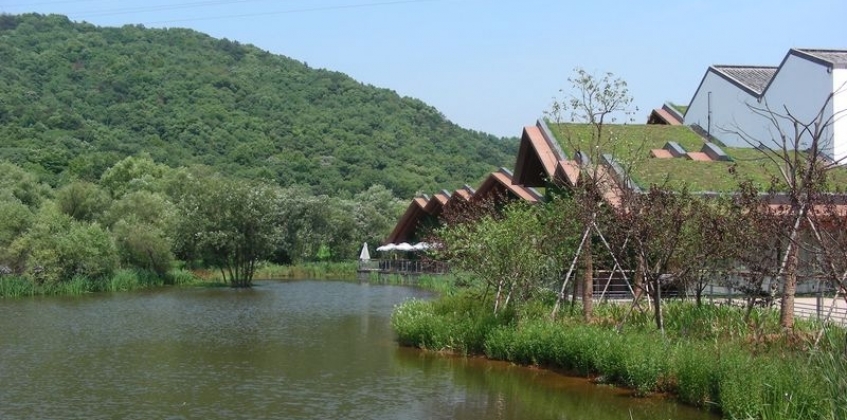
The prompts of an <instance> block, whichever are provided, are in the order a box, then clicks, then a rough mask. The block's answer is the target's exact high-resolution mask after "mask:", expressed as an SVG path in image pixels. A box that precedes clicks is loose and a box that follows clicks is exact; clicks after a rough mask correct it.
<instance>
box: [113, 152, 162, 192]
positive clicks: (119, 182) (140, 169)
mask: <svg viewBox="0 0 847 420" xmlns="http://www.w3.org/2000/svg"><path fill="white" fill-rule="evenodd" d="M165 172H167V167H166V166H164V165H161V164H157V163H155V162H153V159H152V158H150V156H146V155H142V156H131V157H128V158H125V159H123V160H122V161H120V162H118V163H116V164H115V165H114V166H112V167H111V168H109V169H107V170H106V172H104V173H103V176H102V177H101V179H100V185H101V186H103V188H105V189H106V190H108V191H109V193H110V194H111V195H112V197H114V198H120V197H122V196H123V195H124V194H126V193H129V192H132V191H157V190H159V189H160V188H161V186H160V181H161V179H162V178H163V177H164V174H165Z"/></svg>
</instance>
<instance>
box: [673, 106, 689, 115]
mask: <svg viewBox="0 0 847 420" xmlns="http://www.w3.org/2000/svg"><path fill="white" fill-rule="evenodd" d="M671 106H672V107H673V109H675V110H677V112H679V113H680V114H683V115H685V111H688V105H678V104H671Z"/></svg>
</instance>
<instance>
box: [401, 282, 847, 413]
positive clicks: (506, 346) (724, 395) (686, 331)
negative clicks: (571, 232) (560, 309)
mask: <svg viewBox="0 0 847 420" xmlns="http://www.w3.org/2000/svg"><path fill="white" fill-rule="evenodd" d="M545 308H546V307H545V306H543V305H537V307H535V308H530V309H527V310H519V311H512V312H509V313H505V314H499V315H494V314H493V313H491V306H490V302H486V301H484V300H483V299H481V298H480V297H479V295H477V294H473V293H468V292H465V293H462V294H459V295H455V296H450V297H447V298H441V299H438V300H436V301H410V302H407V303H405V304H403V305H401V306H399V307H398V308H397V309H396V311H395V313H394V315H393V317H392V325H393V326H394V328H395V331H396V332H397V335H398V340H399V342H400V343H401V344H402V345H408V346H417V347H421V348H425V349H429V350H435V351H452V352H458V353H461V354H478V355H485V356H487V357H489V358H491V359H497V360H505V361H510V362H513V363H516V364H522V365H537V366H542V367H548V368H554V369H557V370H563V371H567V372H570V373H571V374H575V375H580V376H585V377H588V378H591V379H592V380H594V381H596V382H602V383H610V384H615V385H619V386H624V387H628V388H631V389H632V390H633V393H634V394H635V395H647V394H651V393H668V394H671V395H674V396H675V397H676V398H677V399H678V400H679V401H681V402H684V403H687V404H691V405H695V406H699V407H702V408H704V409H706V410H711V411H715V412H718V413H721V414H722V415H723V416H724V417H726V418H734V419H821V418H823V419H843V418H847V417H845V416H847V359H845V357H847V354H845V353H844V340H845V333H844V330H842V329H840V328H835V327H832V328H829V329H827V334H826V335H825V337H824V340H823V345H822V346H820V347H819V348H817V349H812V342H813V336H814V333H815V332H816V331H817V328H818V327H819V326H818V325H816V324H814V323H811V322H799V323H798V326H797V330H795V332H794V334H789V335H788V336H786V334H782V333H781V331H780V330H779V325H778V317H777V314H776V313H775V312H774V311H773V310H769V309H758V310H756V311H754V313H753V314H752V315H751V317H750V320H749V322H746V323H745V322H744V317H743V312H742V311H741V310H740V309H738V308H734V307H730V306H702V307H697V306H696V305H694V304H692V303H687V302H672V303H669V304H668V305H667V307H666V309H667V311H666V313H665V315H666V320H667V330H666V332H665V334H664V335H663V334H661V333H659V332H658V331H656V330H655V327H654V326H653V324H652V319H651V318H650V316H649V315H648V314H646V313H641V312H640V311H636V312H633V313H632V314H630V315H629V317H628V321H627V323H626V324H625V325H624V327H623V328H621V325H620V321H621V320H622V319H623V317H624V316H625V314H626V313H627V312H628V309H629V307H628V306H621V305H611V304H603V305H599V306H598V307H597V308H596V313H595V314H596V319H595V322H593V323H591V324H586V323H584V322H583V321H582V320H581V319H580V315H579V314H577V313H574V314H573V315H564V316H562V317H560V318H559V319H555V320H551V319H550V318H549V315H548V314H549V312H548V311H546V310H545ZM786 337H787V338H786Z"/></svg>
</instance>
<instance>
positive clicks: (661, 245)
mask: <svg viewBox="0 0 847 420" xmlns="http://www.w3.org/2000/svg"><path fill="white" fill-rule="evenodd" d="M625 197H626V198H625V201H624V203H623V206H622V208H621V210H620V211H619V212H618V215H617V217H616V218H615V221H616V223H617V229H616V230H617V232H618V234H617V237H616V239H615V242H616V243H618V244H620V245H619V246H620V247H623V244H625V243H628V244H631V245H630V246H631V248H632V250H633V251H634V253H635V255H636V257H637V259H638V261H639V262H641V263H642V272H643V275H644V281H645V286H646V288H647V292H648V295H649V296H650V298H651V300H652V302H653V310H654V317H655V321H656V328H658V329H659V330H661V331H662V332H664V328H665V326H664V316H663V313H662V291H663V288H667V287H668V286H670V285H671V281H673V280H678V279H680V278H683V277H684V276H685V275H686V274H687V272H688V270H690V268H691V266H690V264H689V261H690V260H691V258H692V254H693V252H692V248H691V247H688V246H686V245H690V244H692V243H695V242H696V239H695V240H691V238H690V237H687V235H691V234H693V233H694V232H696V229H694V228H693V226H692V224H693V223H694V221H695V220H696V219H695V217H694V211H695V209H696V207H695V206H694V205H693V202H694V199H693V197H692V196H691V195H690V194H689V193H688V191H687V190H683V191H681V192H676V191H671V190H669V189H667V188H660V187H657V186H653V187H652V188H650V191H648V192H647V193H644V194H627V195H625Z"/></svg>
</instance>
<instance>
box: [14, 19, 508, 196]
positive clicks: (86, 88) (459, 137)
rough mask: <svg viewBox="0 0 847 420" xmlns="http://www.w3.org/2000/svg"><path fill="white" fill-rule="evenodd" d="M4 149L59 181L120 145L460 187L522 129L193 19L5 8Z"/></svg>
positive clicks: (265, 167)
mask: <svg viewBox="0 0 847 420" xmlns="http://www.w3.org/2000/svg"><path fill="white" fill-rule="evenodd" d="M0 63H2V65H0V86H1V88H0V159H3V160H9V161H11V162H13V163H16V164H18V165H20V166H22V167H24V168H27V169H29V170H31V171H37V172H39V173H40V174H41V175H42V177H43V178H45V179H47V180H48V181H50V182H51V183H53V184H57V183H61V182H62V180H64V179H68V178H71V177H77V178H83V179H91V180H94V179H97V178H98V177H99V176H100V174H101V173H102V172H103V171H104V170H105V169H106V168H108V167H109V166H111V165H112V164H114V163H115V162H117V161H118V160H120V159H122V158H123V157H126V156H130V155H136V154H139V153H147V154H149V155H150V156H151V157H152V158H153V159H155V160H156V161H158V162H163V163H166V164H168V165H170V166H186V165H192V164H205V165H210V166H212V167H214V168H215V169H217V170H219V171H221V172H225V173H228V174H231V175H236V176H243V177H247V178H264V179H269V180H274V181H276V182H278V183H280V184H281V185H292V184H306V185H310V186H312V189H313V190H314V191H315V192H318V193H328V194H351V193H355V192H357V191H363V190H365V189H367V188H368V187H369V186H370V185H372V184H382V185H385V186H386V187H388V188H390V189H391V190H392V191H393V192H394V193H395V194H396V195H398V196H411V195H412V194H414V193H415V192H416V191H427V192H428V191H435V190H437V189H441V188H455V187H459V186H460V185H462V184H463V183H465V182H467V181H468V180H473V179H481V178H482V177H483V175H484V174H486V173H488V172H490V171H492V170H494V169H496V168H497V167H499V166H501V165H504V164H510V163H511V160H513V156H514V154H515V152H516V150H517V141H516V139H501V138H497V137H495V136H491V135H488V134H484V133H480V132H476V131H472V130H467V129H463V128H461V127H459V126H457V125H455V124H453V123H451V122H449V121H448V120H447V119H446V118H445V117H444V116H443V115H442V114H441V113H440V112H438V110H436V109H435V108H433V107H431V106H429V105H426V104H425V103H423V102H422V101H420V100H417V99H412V98H407V97H400V96H399V95H398V94H397V93H396V92H393V91H391V90H388V89H381V88H376V87H373V86H369V85H364V84H362V83H360V82H357V81H355V80H353V79H352V78H350V77H348V76H346V75H344V74H342V73H338V72H333V71H328V70H316V69H312V68H309V67H308V66H307V65H305V64H304V63H301V62H298V61H296V60H293V59H290V58H287V57H284V56H280V55H273V54H270V53H268V52H265V51H262V50H260V49H259V48H256V47H254V46H250V45H242V44H239V43H238V42H234V41H229V40H227V39H215V38H212V37H210V36H208V35H205V34H202V33H199V32H196V31H193V30H189V29H148V28H144V27H142V26H131V25H128V26H123V27H121V28H109V27H97V26H94V25H91V24H87V23H74V22H71V21H70V20H68V19H67V18H66V17H64V16H59V15H47V16H45V15H38V14H27V15H0Z"/></svg>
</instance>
